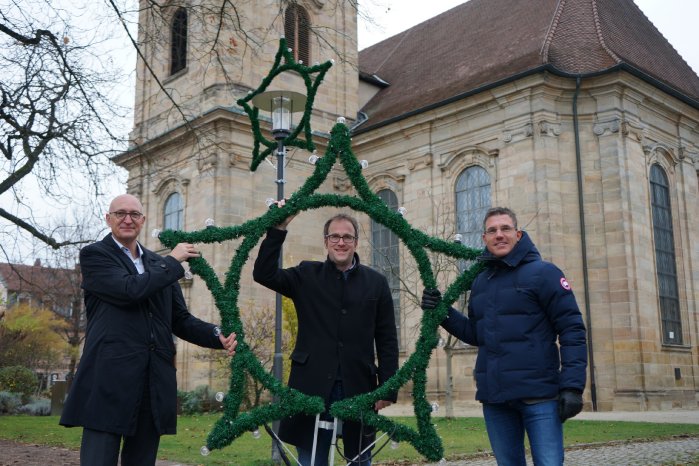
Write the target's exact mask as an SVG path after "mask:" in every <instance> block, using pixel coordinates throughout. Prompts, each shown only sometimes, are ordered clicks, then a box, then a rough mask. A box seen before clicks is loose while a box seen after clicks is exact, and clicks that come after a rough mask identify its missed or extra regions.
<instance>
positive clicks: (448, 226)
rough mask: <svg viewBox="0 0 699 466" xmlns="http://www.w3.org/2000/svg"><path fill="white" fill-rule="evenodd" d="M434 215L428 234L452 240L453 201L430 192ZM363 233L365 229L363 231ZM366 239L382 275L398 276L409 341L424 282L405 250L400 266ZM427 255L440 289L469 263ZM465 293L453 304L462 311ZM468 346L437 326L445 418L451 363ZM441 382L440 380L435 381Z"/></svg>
mask: <svg viewBox="0 0 699 466" xmlns="http://www.w3.org/2000/svg"><path fill="white" fill-rule="evenodd" d="M430 198H431V199H432V209H431V210H432V213H433V217H432V219H431V221H430V224H429V225H430V226H429V227H428V231H427V233H429V234H430V235H431V236H433V237H435V238H440V239H443V240H445V241H454V240H455V235H456V233H457V232H456V226H455V224H456V221H455V218H456V217H455V213H454V209H453V204H452V203H451V202H449V201H448V200H447V199H446V196H444V197H441V198H440V197H439V196H435V195H431V196H430ZM365 233H366V232H365ZM366 236H367V239H368V240H369V241H368V242H369V244H370V246H371V250H372V255H373V256H374V262H375V261H377V260H378V262H380V263H381V264H383V265H384V267H383V268H382V270H381V272H382V273H384V274H385V275H388V274H392V275H394V276H396V277H397V282H398V283H399V287H400V295H401V318H402V321H403V322H414V323H416V325H413V326H411V327H409V328H406V329H405V334H406V336H407V337H408V338H407V339H408V340H409V341H415V339H416V337H417V334H418V333H419V332H420V327H419V322H420V315H417V313H421V312H422V310H421V309H420V304H421V299H422V291H423V288H424V285H423V283H422V280H421V278H420V273H419V270H418V267H417V264H416V263H415V261H414V259H413V257H412V256H410V255H409V254H407V253H406V249H405V248H401V255H400V259H399V263H400V268H399V267H398V264H397V263H396V261H395V259H392V258H390V257H388V256H385V255H384V256H381V257H378V258H377V257H376V256H377V255H381V254H385V252H384V251H382V250H381V249H380V248H377V247H376V246H375V245H374V244H373V243H372V242H371V234H367V235H366ZM428 257H429V259H430V263H431V264H432V272H433V274H434V277H435V279H436V281H437V283H438V284H439V286H440V288H441V290H442V291H444V289H445V288H446V286H447V285H448V284H449V283H451V282H452V281H453V280H454V279H455V278H456V277H457V276H458V274H460V273H461V272H462V271H464V270H465V269H466V268H467V267H468V266H470V265H471V264H469V263H465V262H464V261H461V260H458V259H455V258H453V257H450V256H447V255H444V254H441V253H437V252H434V251H428ZM466 302H467V295H466V294H462V295H461V297H460V298H459V300H458V301H457V302H455V303H454V304H453V307H455V308H456V309H458V310H460V311H461V312H465V308H466ZM467 348H469V346H468V345H467V344H465V343H463V342H462V341H460V340H459V339H458V338H455V337H453V336H452V335H450V334H449V333H447V332H446V331H444V330H441V329H440V343H439V348H438V349H437V351H439V350H443V351H444V354H445V357H446V361H445V370H446V374H445V379H446V380H445V383H444V389H443V390H444V398H445V410H446V417H448V418H450V417H453V415H454V384H453V376H452V373H453V365H454V356H455V355H458V354H463V353H464V352H465V351H466V350H467ZM438 383H439V385H441V381H438Z"/></svg>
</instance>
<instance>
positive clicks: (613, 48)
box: [359, 0, 699, 131]
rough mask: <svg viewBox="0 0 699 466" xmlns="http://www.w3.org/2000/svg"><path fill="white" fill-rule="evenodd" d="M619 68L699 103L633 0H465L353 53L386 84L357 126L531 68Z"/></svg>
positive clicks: (689, 76)
mask: <svg viewBox="0 0 699 466" xmlns="http://www.w3.org/2000/svg"><path fill="white" fill-rule="evenodd" d="M616 67H621V68H623V69H626V70H628V71H630V72H633V73H634V74H636V75H638V76H639V77H641V78H642V79H646V80H648V81H650V82H652V83H653V84H655V85H657V86H659V87H661V88H663V90H665V91H668V92H673V93H674V94H675V95H676V96H678V97H679V98H682V99H683V100H685V101H687V102H688V103H690V104H691V105H693V106H695V107H698V108H699V76H697V74H696V73H695V72H694V71H693V70H692V68H691V67H690V66H689V65H688V64H687V63H686V62H685V61H684V60H683V59H682V57H681V56H680V55H679V53H678V52H677V51H676V50H675V49H674V48H673V47H672V45H670V43H669V42H668V41H667V39H665V37H663V35H662V34H661V33H660V32H659V31H658V30H657V29H656V28H655V26H654V25H653V23H651V21H650V20H649V19H648V18H647V17H646V16H645V15H644V14H643V12H642V11H641V10H640V9H639V8H638V7H637V6H636V4H634V2H633V1H632V0H603V1H601V0H470V1H468V2H466V3H464V4H462V5H459V6H457V7H455V8H452V9H451V10H449V11H446V12H444V13H442V14H441V15H439V16H435V17H434V18H432V19H429V20H427V21H425V22H423V23H421V24H418V25H417V26H415V27H412V28H410V29H408V30H406V31H404V32H402V33H400V34H397V35H395V36H393V37H390V38H388V39H386V40H384V41H382V42H380V43H378V44H376V45H373V46H371V47H369V48H366V49H364V50H362V51H360V52H359V69H360V76H373V77H375V78H379V79H381V80H383V81H386V82H387V83H388V84H389V85H388V86H386V87H384V88H383V89H381V90H380V91H379V92H378V93H377V94H376V95H375V96H374V97H373V98H372V99H371V100H370V101H369V102H368V103H367V104H366V105H365V106H364V108H363V109H362V111H363V112H364V113H366V114H367V116H368V117H369V120H368V121H367V122H366V123H365V124H364V127H362V128H360V131H361V130H365V129H368V128H369V127H373V126H377V125H381V124H383V123H386V122H388V121H392V120H394V119H397V118H401V117H402V116H405V115H409V114H412V113H415V112H420V111H422V110H424V109H427V108H430V107H432V106H434V105H439V104H440V103H444V102H447V101H449V100H451V99H454V98H458V97H459V96H462V95H468V94H469V93H473V92H477V91H478V89H481V88H483V87H485V86H488V85H493V84H495V83H498V82H502V81H505V80H508V79H512V78H513V77H517V76H520V75H523V74H526V73H527V72H536V71H540V70H541V69H544V68H546V69H549V70H551V71H554V72H558V73H560V74H564V75H566V74H570V75H583V76H585V75H591V74H596V73H600V72H604V71H607V70H610V69H616Z"/></svg>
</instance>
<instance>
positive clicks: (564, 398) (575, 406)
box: [558, 388, 583, 422]
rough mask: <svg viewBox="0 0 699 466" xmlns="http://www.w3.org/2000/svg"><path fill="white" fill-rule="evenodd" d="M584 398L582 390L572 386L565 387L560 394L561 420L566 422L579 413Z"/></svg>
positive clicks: (559, 409)
mask: <svg viewBox="0 0 699 466" xmlns="http://www.w3.org/2000/svg"><path fill="white" fill-rule="evenodd" d="M582 408H583V399H582V392H579V391H578V390H574V389H571V388H564V389H563V390H561V392H560V393H559V394H558V417H559V418H561V422H566V419H570V418H571V417H573V416H575V415H576V414H578V413H579V412H580V411H582Z"/></svg>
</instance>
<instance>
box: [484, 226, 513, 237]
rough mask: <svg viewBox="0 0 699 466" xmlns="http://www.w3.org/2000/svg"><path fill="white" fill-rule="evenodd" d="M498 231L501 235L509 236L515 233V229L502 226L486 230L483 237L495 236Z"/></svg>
mask: <svg viewBox="0 0 699 466" xmlns="http://www.w3.org/2000/svg"><path fill="white" fill-rule="evenodd" d="M498 230H500V232H501V233H502V234H503V235H509V234H511V233H513V232H515V231H517V229H516V228H515V227H511V226H510V225H503V226H501V227H500V228H495V227H490V228H488V229H487V230H485V235H486V236H495V235H497V234H498Z"/></svg>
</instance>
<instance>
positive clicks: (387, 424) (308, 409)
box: [159, 38, 481, 461]
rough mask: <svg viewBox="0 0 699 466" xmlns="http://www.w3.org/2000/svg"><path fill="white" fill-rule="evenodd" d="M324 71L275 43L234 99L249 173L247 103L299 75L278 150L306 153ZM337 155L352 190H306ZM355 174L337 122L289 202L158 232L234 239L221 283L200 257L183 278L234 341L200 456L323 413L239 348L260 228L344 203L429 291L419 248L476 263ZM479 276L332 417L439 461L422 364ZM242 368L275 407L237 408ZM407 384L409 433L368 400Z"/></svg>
mask: <svg viewBox="0 0 699 466" xmlns="http://www.w3.org/2000/svg"><path fill="white" fill-rule="evenodd" d="M282 58H284V60H285V63H284V64H281V59H282ZM330 66H332V63H331V62H326V63H325V64H322V65H316V66H313V67H307V66H303V65H302V64H300V63H296V62H294V60H293V57H292V56H291V54H290V52H289V50H288V49H287V45H286V41H285V40H284V39H283V38H282V39H281V41H280V46H279V52H278V53H277V56H276V59H275V63H274V66H273V68H272V71H271V72H270V74H269V75H268V76H267V78H265V79H264V80H263V83H262V85H261V86H260V88H258V89H257V90H256V91H254V92H251V93H250V94H249V95H248V96H247V97H246V98H245V99H241V100H239V101H238V103H239V104H240V105H242V106H243V107H244V108H245V110H246V112H247V113H248V115H249V116H250V119H251V121H252V127H253V131H254V133H255V152H254V154H253V161H252V163H251V170H252V171H255V169H256V168H257V166H258V165H259V163H260V162H261V161H262V160H264V158H265V157H266V156H267V155H269V154H270V153H271V152H272V150H273V148H274V147H275V146H276V144H275V143H274V142H271V141H267V140H266V139H265V138H263V137H262V135H261V132H260V125H259V120H258V114H257V109H255V108H251V107H250V106H249V105H248V102H249V101H250V100H251V99H252V97H254V96H255V95H257V94H259V93H260V92H263V91H264V90H265V89H266V88H267V86H268V85H269V83H270V82H271V81H272V78H273V77H275V76H277V75H278V74H279V73H281V72H283V71H288V70H293V71H296V72H297V73H299V74H301V75H302V76H303V78H304V81H305V83H306V87H307V91H308V94H307V95H308V97H307V103H306V111H305V113H304V117H303V118H302V120H301V122H300V123H299V126H298V127H297V128H296V130H295V131H293V132H292V133H291V134H290V135H289V137H288V138H287V139H286V140H285V144H286V143H288V145H294V146H297V147H303V148H306V149H308V150H313V149H314V145H313V143H312V141H311V129H310V114H311V110H312V108H313V98H314V96H315V92H316V90H317V88H318V86H319V84H320V82H321V81H322V77H323V76H324V74H325V72H326V71H327V70H328V69H329V68H330ZM314 73H315V74H317V76H316V79H315V80H313V81H312V80H311V75H312V74H314ZM302 129H303V130H305V133H306V141H303V140H300V139H298V138H297V136H298V134H299V133H300V131H301V130H302ZM260 144H263V145H265V146H267V150H265V151H263V152H260V151H259V147H260ZM338 159H339V162H340V164H341V166H342V167H343V168H344V170H345V172H346V173H347V175H348V176H349V179H350V181H351V183H352V185H353V186H354V188H355V189H356V193H357V195H353V196H349V195H337V194H320V193H316V192H315V191H316V190H317V189H318V187H319V186H320V185H321V184H322V183H323V181H324V180H326V178H327V176H328V175H329V173H330V171H331V170H332V168H333V166H334V165H335V164H336V163H337V162H338ZM361 172H362V166H361V164H360V163H359V162H358V161H357V159H356V157H355V156H354V154H353V153H352V148H351V138H350V130H349V128H348V127H347V126H346V125H345V124H344V122H338V123H337V124H336V125H335V126H334V127H333V128H332V130H331V133H330V141H329V144H328V147H327V152H326V153H325V154H324V155H323V156H322V157H320V158H319V159H318V160H317V162H316V164H315V170H314V172H313V174H312V175H311V176H310V177H309V178H308V179H307V180H306V182H305V183H304V184H303V186H301V188H300V189H299V190H298V191H296V192H295V193H293V194H292V196H291V197H290V198H288V200H287V202H286V204H285V205H284V206H283V207H276V206H275V207H273V208H271V209H270V210H268V211H267V212H266V213H265V214H264V215H262V216H260V217H257V218H255V219H252V220H249V221H247V222H245V223H243V224H242V225H238V226H231V227H215V226H214V227H208V228H205V229H203V230H200V231H194V232H182V231H172V230H166V231H163V232H162V233H160V235H159V238H160V241H161V242H162V243H163V244H164V245H165V246H167V247H170V248H172V247H174V246H175V245H176V244H177V243H180V242H189V243H220V242H222V241H228V240H232V239H238V238H242V241H241V244H240V246H239V247H238V249H237V250H236V254H235V255H234V257H233V258H232V260H231V264H230V268H229V270H228V273H227V274H226V279H225V283H223V284H222V283H221V282H220V281H219V279H218V277H217V276H216V273H215V271H214V270H213V269H212V268H211V266H210V265H209V264H208V262H207V261H206V259H204V258H203V257H201V258H195V259H190V261H189V264H190V270H191V272H192V273H194V274H196V275H199V276H200V277H201V278H202V279H203V280H204V282H205V283H206V286H207V287H208V289H209V290H210V292H211V294H212V296H213V297H214V301H215V303H216V307H217V308H218V309H219V311H220V314H221V325H222V328H223V331H224V333H225V334H228V333H230V332H235V333H236V334H237V338H238V347H237V350H236V355H235V356H234V357H233V358H232V360H231V378H230V386H229V390H228V393H227V394H226V396H225V397H224V400H223V405H224V411H223V415H222V417H221V418H220V419H219V420H218V421H217V422H216V425H215V426H214V428H213V429H212V431H211V433H210V434H209V436H208V438H207V441H206V446H205V447H203V451H205V452H208V451H209V450H212V449H220V448H223V447H225V446H227V445H229V444H230V443H231V442H232V441H233V440H234V439H236V438H237V437H238V436H240V435H241V434H243V433H245V432H247V431H254V430H256V429H257V428H258V426H261V425H264V424H266V423H269V422H272V421H275V420H279V419H283V418H286V417H290V416H293V415H295V414H300V413H303V414H307V415H315V414H318V413H321V412H322V411H323V410H324V408H325V407H324V402H323V400H322V399H320V398H319V397H311V396H308V395H305V394H303V393H301V392H299V391H297V390H295V389H292V388H289V387H288V386H286V385H284V384H282V383H281V382H280V381H278V380H276V379H275V378H274V377H273V376H272V375H271V374H270V373H269V372H268V371H267V370H265V369H264V367H263V366H262V365H261V364H260V362H259V360H258V359H257V357H256V356H255V355H254V354H253V352H252V351H251V350H250V347H249V346H248V345H247V343H246V342H245V334H244V331H243V325H242V322H241V320H240V312H239V309H238V296H239V292H240V285H239V284H240V274H241V270H242V268H243V266H244V265H245V263H246V262H247V260H248V257H249V255H250V251H251V250H252V248H254V247H255V245H257V243H258V242H259V241H260V239H261V238H262V236H263V235H264V234H265V232H266V231H267V229H268V228H271V227H273V226H274V225H277V224H279V223H280V222H281V221H282V220H284V219H285V218H287V217H288V216H290V215H295V214H297V213H299V212H303V211H306V210H310V209H317V208H320V207H326V206H332V207H347V208H350V209H352V210H355V211H360V212H364V213H365V214H367V215H368V216H369V217H371V218H372V219H373V220H375V221H376V222H378V223H381V224H382V225H384V226H386V227H387V228H389V229H390V230H391V231H392V232H394V233H395V234H396V235H397V236H398V237H399V238H400V239H401V240H402V241H403V244H405V246H406V247H407V249H408V250H409V251H410V254H411V255H412V256H413V258H414V259H415V262H416V264H417V266H418V270H419V273H420V277H421V279H422V282H423V284H424V285H425V287H428V288H432V287H436V282H435V278H434V275H433V273H432V268H431V263H430V260H429V258H428V256H427V252H426V251H427V250H428V249H429V250H431V251H434V252H438V253H442V254H445V255H448V256H451V257H453V258H456V259H463V260H471V261H473V260H474V259H476V258H477V256H478V255H479V254H480V253H481V250H478V249H471V248H468V247H465V246H463V245H461V244H458V243H453V242H450V241H445V240H443V239H439V238H433V237H430V236H428V235H426V234H425V233H423V232H422V231H419V230H416V229H414V228H412V227H411V226H410V225H409V224H408V222H407V221H406V220H405V219H404V218H403V216H402V215H401V214H400V213H398V212H395V211H392V210H391V209H389V208H388V206H387V205H386V204H385V203H384V202H383V201H382V200H381V199H380V198H379V197H378V196H376V195H375V194H374V193H373V192H372V191H371V189H370V188H369V185H368V184H367V182H366V180H365V178H364V177H363V176H362V173H361ZM480 270H481V265H480V264H479V263H477V262H476V263H474V265H473V266H471V267H470V268H469V269H468V270H466V271H465V272H464V273H462V274H460V275H459V276H458V278H457V279H456V280H455V281H454V282H453V283H452V284H451V285H449V287H448V288H447V289H446V290H445V292H444V296H443V299H442V301H441V303H440V304H439V305H438V306H437V308H436V309H435V310H433V311H430V312H423V315H422V320H421V328H420V334H419V337H418V339H417V342H416V345H415V352H414V353H413V354H412V355H411V356H410V357H409V358H408V359H407V360H406V361H405V363H404V364H403V365H402V366H401V367H400V369H399V370H398V371H397V372H396V374H395V375H394V376H393V377H391V378H390V379H389V380H387V381H386V382H385V383H384V384H383V385H382V386H381V387H379V388H377V389H376V390H375V391H373V392H370V393H365V394H362V395H358V396H354V397H352V398H347V399H344V400H342V401H338V402H336V403H333V405H332V406H331V408H330V412H331V414H332V415H333V416H335V417H336V418H339V419H343V420H353V421H358V422H363V423H364V424H365V425H369V426H372V427H374V428H376V429H378V430H380V431H383V432H386V433H388V434H389V435H390V437H391V438H392V439H393V440H394V441H397V442H409V443H410V444H412V445H413V446H414V447H415V449H416V450H417V451H418V452H419V453H420V454H422V455H423V456H425V458H427V459H428V460H430V461H438V460H440V459H441V458H442V457H443V455H444V449H443V446H442V442H441V439H440V438H439V436H438V435H437V432H436V431H435V428H434V425H433V424H432V422H431V419H430V416H431V412H432V406H431V404H430V403H429V402H428V400H427V397H426V394H425V391H426V385H427V366H428V364H429V360H430V356H431V353H432V350H433V349H434V348H435V346H436V345H437V342H438V338H439V336H438V331H437V328H438V327H439V324H440V322H441V321H442V320H443V319H444V318H445V316H446V314H447V309H448V306H449V305H451V304H452V303H453V302H454V301H456V299H458V297H459V295H460V294H461V293H462V292H463V291H464V290H467V289H469V288H470V286H471V283H472V281H473V279H474V278H475V276H476V275H477V274H478V272H480ZM245 372H247V373H249V374H250V376H251V377H253V378H254V379H256V380H258V381H259V382H260V383H261V384H262V385H263V386H264V387H265V388H266V389H267V390H269V392H270V393H271V394H272V395H274V399H275V401H273V402H271V403H269V404H265V405H262V406H258V407H255V408H253V409H251V410H250V411H247V412H241V409H240V408H241V404H242V400H243V396H244V393H245V377H244V373H245ZM410 381H412V382H413V388H412V395H413V408H414V412H415V416H416V419H417V429H415V428H413V427H410V426H406V425H404V424H400V423H398V422H396V421H394V420H393V419H391V418H388V417H386V416H382V415H381V414H377V413H375V412H374V410H373V406H374V403H375V402H376V401H378V400H382V399H387V397H388V396H389V393H391V392H397V391H398V390H399V389H400V388H401V387H403V386H404V385H405V384H406V383H408V382H410Z"/></svg>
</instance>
